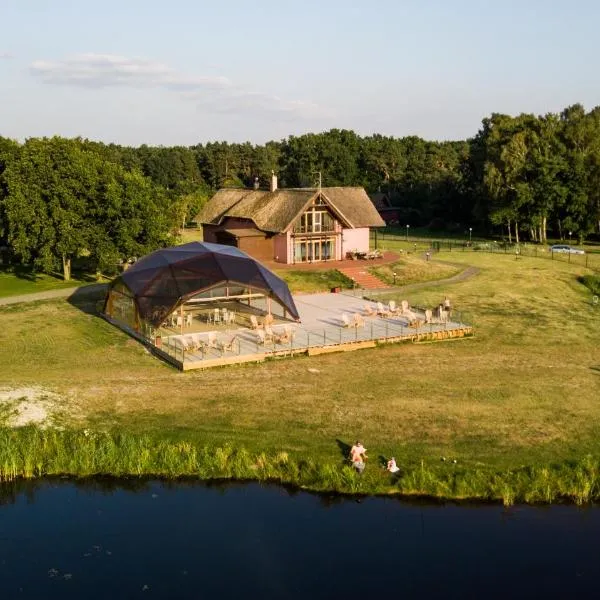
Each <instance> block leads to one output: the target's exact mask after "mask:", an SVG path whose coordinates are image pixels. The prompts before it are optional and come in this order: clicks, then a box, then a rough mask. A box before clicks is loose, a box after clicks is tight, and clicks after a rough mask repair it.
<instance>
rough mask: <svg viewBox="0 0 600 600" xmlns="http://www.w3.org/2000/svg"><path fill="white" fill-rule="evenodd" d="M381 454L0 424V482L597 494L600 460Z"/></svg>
mask: <svg viewBox="0 0 600 600" xmlns="http://www.w3.org/2000/svg"><path fill="white" fill-rule="evenodd" d="M384 458H385V457H383V456H381V457H379V459H372V460H370V461H368V464H367V468H366V470H365V472H364V473H363V474H359V473H357V472H356V471H355V470H354V469H353V468H352V467H351V466H350V465H349V463H348V461H347V460H344V459H343V458H342V457H341V456H340V460H339V461H338V462H337V463H331V462H330V463H320V462H315V461H313V460H311V459H305V460H303V459H297V458H294V457H292V456H291V455H290V454H289V453H287V452H261V453H251V452H249V451H248V450H246V449H245V448H243V447H239V448H235V447H233V446H230V445H223V446H203V445H199V444H195V443H191V442H188V441H181V440H179V441H174V440H167V439H160V438H156V437H153V436H151V435H133V434H128V433H123V432H113V433H111V432H92V431H90V430H88V429H84V430H57V429H52V430H43V429H40V428H37V427H33V426H27V427H22V428H16V429H9V428H0V485H4V484H7V483H12V482H15V481H17V480H21V479H39V478H44V477H54V476H63V477H64V476H67V477H73V478H76V479H79V478H90V477H106V476H110V477H114V478H116V479H119V478H131V477H133V478H148V477H151V478H157V479H166V480H177V479H182V478H186V479H188V480H189V478H194V479H197V480H198V481H213V480H221V481H223V480H231V481H232V482H239V481H258V482H268V483H278V484H281V485H285V486H292V487H295V488H298V489H302V490H306V491H313V492H320V493H328V494H329V493H337V494H341V495H369V496H398V497H399V498H407V499H408V498H429V499H435V500H440V501H482V502H501V503H502V504H503V505H504V506H511V505H513V504H522V503H526V504H550V503H556V502H572V503H574V504H576V505H578V506H581V505H584V504H588V503H590V502H593V501H595V500H598V499H599V498H600V459H598V458H597V457H594V456H592V455H587V456H585V457H583V458H581V459H580V460H578V461H564V462H561V463H554V464H548V465H536V466H533V465H529V466H520V467H517V468H514V469H510V470H495V469H493V468H489V467H483V466H481V467H469V466H467V467H465V466H463V465H461V464H457V463H455V462H454V461H453V460H440V461H439V463H438V464H434V463H433V462H432V461H427V462H426V461H424V460H422V461H421V462H420V463H417V464H414V463H411V464H401V463H400V471H399V473H398V474H397V475H392V474H390V473H388V472H387V471H386V470H385V468H384Z"/></svg>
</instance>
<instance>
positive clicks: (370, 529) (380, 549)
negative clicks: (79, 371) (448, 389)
mask: <svg viewBox="0 0 600 600" xmlns="http://www.w3.org/2000/svg"><path fill="white" fill-rule="evenodd" d="M599 534H600V510H599V509H597V508H587V509H577V508H575V507H572V506H554V507H548V508H531V507H515V508H511V509H509V510H506V509H503V508H502V507H500V506H464V505H463V506H456V505H450V504H447V505H426V504H409V503H406V502H400V501H398V500H394V499H381V498H368V499H364V500H362V501H360V502H357V501H356V500H352V499H341V498H339V497H338V498H336V497H333V498H331V497H321V496H316V495H312V494H307V493H293V492H289V491H286V490H285V489H284V488H280V487H274V486H266V487H263V486H260V485H258V484H247V485H242V484H238V485H222V486H218V485H203V484H185V483H183V484H181V483H180V484H173V485H166V484H161V483H159V482H129V483H125V484H123V483H116V482H114V481H113V480H105V481H94V482H86V483H84V484H82V483H73V482H69V481H47V482H37V483H33V484H31V483H28V484H19V485H12V486H3V487H0V585H1V588H0V589H1V596H0V597H1V598H3V599H6V600H11V599H12V598H35V599H53V598H57V599H58V598H60V599H61V600H62V599H65V598H77V599H80V598H85V599H87V600H92V599H97V598H173V599H176V598H252V599H253V598H291V599H294V598H302V599H312V598H341V597H344V598H349V599H350V598H359V597H360V598H362V599H367V598H381V597H389V598H417V597H418V598H502V599H503V600H506V599H507V598H525V597H528V598H534V597H540V598H544V599H547V598H575V597H584V596H585V597H597V596H598V595H599V594H600V592H599V591H598V584H599V580H600V577H599V574H600V573H599V572H600V550H599V547H600V544H599V539H600V538H599Z"/></svg>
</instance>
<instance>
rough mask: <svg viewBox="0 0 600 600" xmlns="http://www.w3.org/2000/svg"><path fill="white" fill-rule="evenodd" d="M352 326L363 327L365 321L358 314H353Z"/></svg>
mask: <svg viewBox="0 0 600 600" xmlns="http://www.w3.org/2000/svg"><path fill="white" fill-rule="evenodd" d="M352 325H353V326H354V327H364V326H365V320H364V319H363V318H362V316H361V315H360V314H359V313H354V314H353V315H352Z"/></svg>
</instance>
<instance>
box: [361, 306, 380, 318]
mask: <svg viewBox="0 0 600 600" xmlns="http://www.w3.org/2000/svg"><path fill="white" fill-rule="evenodd" d="M363 312H364V313H365V316H367V317H372V316H373V315H376V314H377V311H376V310H375V309H374V308H373V307H372V306H371V305H370V304H365V305H364V307H363Z"/></svg>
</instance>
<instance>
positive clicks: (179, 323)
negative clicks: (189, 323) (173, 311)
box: [177, 315, 183, 328]
mask: <svg viewBox="0 0 600 600" xmlns="http://www.w3.org/2000/svg"><path fill="white" fill-rule="evenodd" d="M177 327H180V328H181V327H183V317H182V316H181V315H180V316H178V317H177Z"/></svg>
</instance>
